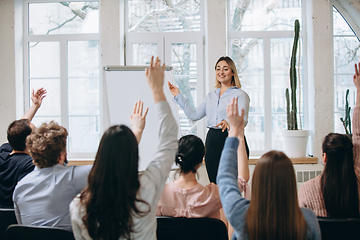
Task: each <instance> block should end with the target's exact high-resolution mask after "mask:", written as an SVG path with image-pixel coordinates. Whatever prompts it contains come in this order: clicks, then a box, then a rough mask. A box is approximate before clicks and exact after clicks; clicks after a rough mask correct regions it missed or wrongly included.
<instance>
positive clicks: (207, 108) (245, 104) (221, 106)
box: [174, 87, 250, 128]
mask: <svg viewBox="0 0 360 240" xmlns="http://www.w3.org/2000/svg"><path fill="white" fill-rule="evenodd" d="M219 95H220V88H217V89H215V90H214V91H212V92H210V93H208V95H206V98H205V99H204V100H203V101H202V103H201V104H200V105H199V106H198V107H197V108H196V109H195V110H194V109H192V107H191V106H190V105H189V104H187V102H186V100H185V98H184V96H183V95H182V94H181V93H179V94H178V95H177V96H175V98H174V102H176V103H177V104H178V105H179V106H180V107H181V108H182V110H184V112H185V114H186V116H187V117H188V118H190V119H191V120H192V121H197V120H200V119H202V118H203V117H205V116H206V127H208V128H214V127H215V126H216V125H217V124H218V123H220V122H221V121H222V120H226V121H227V122H229V121H228V119H227V114H226V109H227V106H228V105H229V103H230V101H231V100H232V99H233V98H234V97H238V107H239V113H241V110H242V109H244V121H245V126H246V125H247V123H248V115H249V105H250V98H249V96H248V94H247V93H246V92H245V91H243V90H242V89H240V88H237V87H230V88H228V89H227V90H226V91H225V92H224V93H223V94H222V95H221V97H219Z"/></svg>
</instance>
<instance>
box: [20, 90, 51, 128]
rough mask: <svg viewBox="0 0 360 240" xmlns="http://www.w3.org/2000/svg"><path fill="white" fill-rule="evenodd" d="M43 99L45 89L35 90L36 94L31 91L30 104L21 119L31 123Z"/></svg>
mask: <svg viewBox="0 0 360 240" xmlns="http://www.w3.org/2000/svg"><path fill="white" fill-rule="evenodd" d="M44 97H46V89H45V88H40V89H38V90H36V92H35V91H34V89H33V90H32V93H31V101H32V104H31V106H30V108H29V110H27V112H26V113H25V114H24V116H23V117H22V118H21V119H29V120H30V121H31V120H32V119H33V118H34V116H35V114H36V112H37V110H38V109H39V108H40V107H41V103H42V100H43V99H44Z"/></svg>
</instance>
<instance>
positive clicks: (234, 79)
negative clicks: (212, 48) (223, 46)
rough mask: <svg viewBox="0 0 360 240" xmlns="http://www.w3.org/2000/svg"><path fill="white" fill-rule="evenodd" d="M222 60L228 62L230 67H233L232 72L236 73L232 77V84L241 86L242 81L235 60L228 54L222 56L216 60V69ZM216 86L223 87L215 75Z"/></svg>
mask: <svg viewBox="0 0 360 240" xmlns="http://www.w3.org/2000/svg"><path fill="white" fill-rule="evenodd" d="M221 61H225V62H227V64H228V65H229V67H230V69H231V71H232V73H233V74H234V76H233V77H232V79H231V84H232V85H233V86H236V87H238V88H241V83H240V79H239V75H238V73H237V70H236V66H235V63H234V61H233V60H232V59H231V58H230V57H228V56H223V57H220V58H219V59H218V60H217V61H216V63H215V70H216V67H217V65H218V63H219V62H221ZM215 87H216V88H220V87H221V83H220V82H219V81H218V80H217V79H216V77H215Z"/></svg>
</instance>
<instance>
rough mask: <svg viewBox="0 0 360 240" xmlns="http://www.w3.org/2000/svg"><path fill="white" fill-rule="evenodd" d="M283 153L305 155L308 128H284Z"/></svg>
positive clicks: (308, 133) (294, 155) (289, 155)
mask: <svg viewBox="0 0 360 240" xmlns="http://www.w3.org/2000/svg"><path fill="white" fill-rule="evenodd" d="M282 135H283V137H284V142H285V153H286V155H288V157H292V158H300V157H306V148H307V143H308V138H309V135H310V131H309V130H284V131H283V132H282Z"/></svg>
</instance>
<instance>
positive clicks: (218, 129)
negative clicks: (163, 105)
mask: <svg viewBox="0 0 360 240" xmlns="http://www.w3.org/2000/svg"><path fill="white" fill-rule="evenodd" d="M215 71H216V80H215V88H216V89H215V90H214V91H212V92H210V93H208V94H207V96H206V98H205V99H204V100H203V101H202V103H201V104H200V105H199V106H198V107H197V108H196V109H195V110H194V109H193V108H192V107H191V106H190V105H189V104H188V102H187V101H186V99H185V98H184V96H183V95H182V94H181V92H180V90H179V88H177V87H176V86H175V85H173V84H171V83H170V82H168V85H169V89H170V92H171V93H172V94H173V96H174V102H176V103H177V104H178V105H179V106H180V107H181V109H182V110H184V113H185V114H186V116H187V117H188V118H189V119H191V120H192V121H197V120H200V119H202V118H203V117H205V116H206V127H207V128H209V131H208V132H207V135H206V140H205V148H206V153H205V165H206V171H207V174H208V177H209V180H210V182H213V183H216V175H217V172H218V166H219V160H220V155H221V151H222V149H223V147H224V143H225V139H226V137H227V136H228V130H229V123H228V119H227V116H226V107H227V106H228V104H229V103H230V101H231V99H232V98H233V97H237V99H238V104H239V111H240V110H241V109H244V121H245V126H246V124H247V122H248V113H249V104H250V99H249V96H248V94H247V93H246V92H245V91H244V90H242V89H241V83H240V79H239V76H238V73H237V70H236V66H235V63H234V62H233V60H232V59H231V58H230V57H227V56H226V57H220V58H219V59H218V60H217V62H216V64H215ZM245 146H246V152H247V156H248V157H249V148H248V146H247V143H246V138H245Z"/></svg>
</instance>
